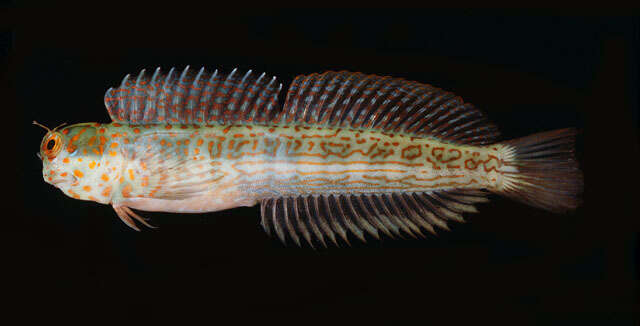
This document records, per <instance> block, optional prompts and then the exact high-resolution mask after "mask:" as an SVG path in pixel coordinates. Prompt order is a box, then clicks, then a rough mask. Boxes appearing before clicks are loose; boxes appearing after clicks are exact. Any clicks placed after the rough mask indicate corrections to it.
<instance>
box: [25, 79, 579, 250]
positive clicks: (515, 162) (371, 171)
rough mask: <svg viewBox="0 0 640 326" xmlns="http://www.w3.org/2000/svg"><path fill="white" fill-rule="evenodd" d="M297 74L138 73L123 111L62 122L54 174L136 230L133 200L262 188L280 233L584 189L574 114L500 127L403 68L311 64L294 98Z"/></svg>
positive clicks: (565, 196)
mask: <svg viewBox="0 0 640 326" xmlns="http://www.w3.org/2000/svg"><path fill="white" fill-rule="evenodd" d="M281 88H282V84H277V83H276V82H275V78H270V77H267V76H266V75H265V74H262V75H259V76H256V75H254V74H251V71H249V72H247V73H239V72H238V71H237V70H233V71H232V72H231V73H230V74H228V75H226V74H222V73H219V72H218V71H217V70H216V71H215V72H213V73H208V72H205V70H204V68H203V69H201V70H199V71H192V70H189V67H187V68H186V69H184V71H182V72H176V71H175V70H174V69H171V70H170V71H169V72H168V73H166V74H163V73H162V72H161V71H160V68H158V69H156V70H155V72H154V73H153V74H145V71H144V70H142V71H141V72H140V74H139V75H138V76H137V77H135V78H133V79H132V78H130V76H129V75H127V76H126V77H125V78H124V80H123V81H122V84H121V85H120V87H118V88H115V89H113V88H112V89H109V90H107V92H106V95H105V98H104V100H105V105H106V107H107V111H108V112H109V115H110V117H111V120H112V122H111V123H108V124H101V123H79V124H75V125H71V126H66V127H63V128H61V127H59V128H56V129H54V130H49V129H48V128H47V130H48V132H47V134H46V135H45V136H44V138H43V140H42V144H41V145H40V153H39V156H40V157H41V159H42V163H43V169H42V174H43V177H44V180H45V181H46V182H48V183H50V184H52V185H54V186H56V187H58V188H59V189H60V190H62V191H63V192H64V193H65V194H66V195H68V196H69V197H73V198H76V199H83V200H93V201H96V202H99V203H103V204H109V205H111V206H112V207H113V209H114V210H115V212H116V214H117V215H118V216H119V217H120V218H121V219H122V221H124V223H126V224H127V225H128V226H130V227H131V228H133V229H136V230H138V227H137V226H136V223H135V221H138V222H139V223H142V224H144V225H146V226H149V227H152V226H151V225H150V224H149V223H148V221H147V219H145V218H143V217H141V216H139V215H138V214H136V213H135V212H133V211H132V210H131V209H132V208H134V209H137V210H142V211H162V212H175V213H200V212H214V211H219V210H224V209H229V208H234V207H238V206H253V205H256V204H258V203H259V204H260V211H261V215H262V226H263V227H264V229H265V230H266V231H267V232H268V233H269V234H272V233H275V234H276V235H277V237H278V238H279V239H280V240H281V241H283V242H285V243H286V242H289V241H293V242H295V243H296V244H297V245H301V242H303V241H306V242H307V243H308V244H309V245H310V246H317V245H322V246H327V245H328V244H331V243H333V244H335V245H339V243H341V242H343V243H345V244H348V243H349V241H351V240H352V239H353V238H352V237H355V238H357V239H360V240H362V241H365V240H367V238H371V237H373V238H379V237H380V236H381V233H382V234H384V235H386V236H388V237H391V238H405V237H407V236H409V237H424V236H425V234H426V232H429V233H435V232H436V229H437V228H441V229H445V230H446V229H448V226H447V222H449V221H457V222H462V221H463V218H462V214H463V213H467V212H476V209H475V207H474V204H476V203H481V202H486V201H487V195H488V194H489V193H495V194H500V195H504V196H507V197H509V198H513V199H516V200H519V201H521V202H523V203H526V204H528V205H532V206H535V207H539V208H542V209H546V210H550V211H554V212H563V211H568V210H572V209H575V208H576V206H578V204H579V194H580V193H581V191H582V186H583V182H582V173H581V171H580V170H579V169H578V167H577V163H576V160H575V158H574V138H575V134H576V132H575V130H574V129H561V130H554V131H547V132H542V133H539V134H535V135H531V136H527V137H524V138H519V139H514V140H508V141H497V140H496V139H497V137H498V131H497V129H496V127H495V126H494V125H493V124H492V123H491V122H489V121H488V120H487V119H486V117H485V115H484V114H483V113H482V112H481V111H480V110H478V109H476V108H475V107H474V106H473V105H471V104H469V103H464V102H463V100H462V99H461V98H460V97H457V96H455V95H454V94H452V93H450V92H447V91H444V90H442V89H439V88H436V87H433V86H431V85H427V84H421V83H418V82H412V81H406V80H403V79H399V78H391V77H380V76H376V75H364V74H361V73H353V72H345V71H341V72H333V71H329V72H325V73H322V74H310V75H304V76H298V77H296V78H295V80H294V81H293V83H292V84H291V86H290V87H289V91H288V92H287V97H286V100H285V103H284V107H281V106H280V105H279V104H278V94H279V92H280V90H281ZM34 123H35V122H34ZM45 128H46V127H45ZM350 239H351V240H350Z"/></svg>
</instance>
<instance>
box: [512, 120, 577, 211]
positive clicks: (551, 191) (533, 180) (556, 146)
mask: <svg viewBox="0 0 640 326" xmlns="http://www.w3.org/2000/svg"><path fill="white" fill-rule="evenodd" d="M575 135H576V130H575V129H573V128H569V129H560V130H553V131H548V132H542V133H538V134H534V135H531V136H527V137H523V138H518V139H514V140H510V141H507V142H504V143H502V144H503V145H505V148H504V165H505V169H504V170H505V175H504V189H503V190H502V191H501V192H500V193H501V194H503V195H505V196H507V197H510V198H513V199H515V200H518V201H520V202H523V203H525V204H527V205H531V206H535V207H538V208H542V209H546V210H549V211H552V212H557V213H561V212H566V211H568V210H573V209H575V208H576V207H577V206H578V205H579V204H580V200H579V195H580V193H581V192H582V188H583V177H582V172H581V171H580V169H579V168H578V164H577V162H576V159H575V156H574V142H575Z"/></svg>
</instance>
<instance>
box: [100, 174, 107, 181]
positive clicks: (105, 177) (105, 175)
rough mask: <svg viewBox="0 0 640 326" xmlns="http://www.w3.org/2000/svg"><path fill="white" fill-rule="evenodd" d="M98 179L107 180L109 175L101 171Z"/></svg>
mask: <svg viewBox="0 0 640 326" xmlns="http://www.w3.org/2000/svg"><path fill="white" fill-rule="evenodd" d="M100 179H102V180H104V181H109V176H108V175H107V174H106V173H103V174H102V176H101V177H100Z"/></svg>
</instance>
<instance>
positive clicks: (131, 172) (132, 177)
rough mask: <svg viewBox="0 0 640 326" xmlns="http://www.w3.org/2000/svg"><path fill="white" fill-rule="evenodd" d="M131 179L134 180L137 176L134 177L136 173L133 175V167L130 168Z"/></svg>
mask: <svg viewBox="0 0 640 326" xmlns="http://www.w3.org/2000/svg"><path fill="white" fill-rule="evenodd" d="M129 179H131V180H134V179H135V177H134V175H133V170H132V169H129Z"/></svg>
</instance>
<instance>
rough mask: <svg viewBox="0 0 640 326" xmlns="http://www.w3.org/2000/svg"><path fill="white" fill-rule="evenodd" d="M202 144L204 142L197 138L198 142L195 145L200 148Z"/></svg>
mask: <svg viewBox="0 0 640 326" xmlns="http://www.w3.org/2000/svg"><path fill="white" fill-rule="evenodd" d="M203 142H204V140H202V138H199V139H198V142H197V143H196V144H197V145H198V146H201V145H202V143H203Z"/></svg>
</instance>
